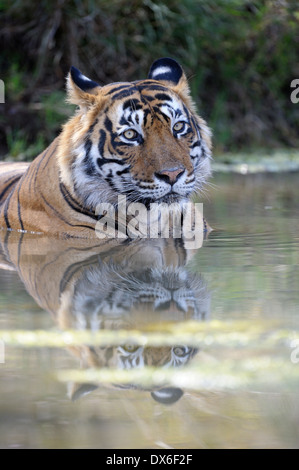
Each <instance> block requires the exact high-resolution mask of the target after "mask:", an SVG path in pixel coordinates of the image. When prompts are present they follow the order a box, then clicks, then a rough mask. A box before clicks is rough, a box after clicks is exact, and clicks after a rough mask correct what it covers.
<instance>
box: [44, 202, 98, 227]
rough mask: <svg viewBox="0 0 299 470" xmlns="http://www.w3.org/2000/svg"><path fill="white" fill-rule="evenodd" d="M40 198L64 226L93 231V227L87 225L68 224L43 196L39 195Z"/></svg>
mask: <svg viewBox="0 0 299 470" xmlns="http://www.w3.org/2000/svg"><path fill="white" fill-rule="evenodd" d="M41 198H42V199H43V201H44V203H45V204H46V205H47V206H48V207H50V209H51V210H52V211H53V212H54V213H55V215H56V216H57V217H58V219H60V220H62V221H63V222H64V223H65V224H67V225H69V226H70V227H84V228H88V229H90V230H94V227H90V226H89V225H82V224H71V223H70V222H68V221H67V220H66V219H65V217H63V216H62V215H61V214H60V213H59V212H58V211H57V210H56V209H55V207H53V206H52V205H51V204H50V203H49V202H48V201H47V200H46V199H45V197H44V196H43V194H42V193H41Z"/></svg>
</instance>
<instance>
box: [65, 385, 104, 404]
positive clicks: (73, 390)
mask: <svg viewBox="0 0 299 470" xmlns="http://www.w3.org/2000/svg"><path fill="white" fill-rule="evenodd" d="M97 388H99V387H98V386H97V385H94V384H76V383H75V384H69V392H68V395H69V397H70V399H71V400H72V401H76V400H79V399H80V398H81V397H83V396H84V395H88V394H89V393H91V392H93V391H94V390H96V389H97Z"/></svg>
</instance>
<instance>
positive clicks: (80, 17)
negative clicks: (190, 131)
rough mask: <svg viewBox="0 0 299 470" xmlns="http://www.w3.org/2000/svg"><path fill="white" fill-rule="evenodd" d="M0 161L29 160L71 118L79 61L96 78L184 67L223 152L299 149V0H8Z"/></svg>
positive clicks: (1, 33)
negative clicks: (294, 96) (160, 61)
mask: <svg viewBox="0 0 299 470" xmlns="http://www.w3.org/2000/svg"><path fill="white" fill-rule="evenodd" d="M0 15H1V18H0V19H1V23H0V24H1V30H0V41H1V58H0V67H1V75H0V78H2V79H3V80H4V82H5V86H6V103H5V105H0V109H1V110H4V112H1V116H0V137H1V145H0V155H1V156H2V157H0V158H2V159H3V158H4V157H5V156H6V155H10V157H13V158H16V159H31V158H33V157H34V156H35V155H37V154H38V153H39V151H41V150H42V149H43V148H44V147H45V146H46V145H47V144H48V143H49V142H50V141H51V140H52V139H53V138H54V137H55V136H56V135H57V134H58V132H59V130H60V126H61V123H63V122H64V121H65V120H66V119H67V117H68V116H69V115H70V114H71V113H72V112H73V109H72V108H71V107H70V106H69V105H66V104H65V102H64V98H65V92H64V86H65V76H66V74H67V72H68V70H69V68H70V66H71V65H75V66H77V67H78V68H80V69H81V71H82V72H83V73H84V74H85V75H88V76H89V77H91V78H92V79H94V80H96V81H98V82H99V83H100V84H106V83H109V82H111V81H124V80H136V79H140V78H145V76H146V75H147V72H148V70H149V67H150V65H151V63H152V62H153V60H155V59H157V58H159V57H163V56H171V57H173V58H175V59H177V60H178V61H179V62H180V63H181V64H182V66H183V67H184V69H185V71H186V73H187V76H188V77H189V80H190V85H191V89H192V95H193V97H194V99H195V100H196V102H197V104H198V110H199V112H200V114H201V115H203V117H204V118H205V119H207V120H208V123H209V124H210V126H211V127H212V128H213V133H214V146H215V149H216V153H217V152H218V153H220V152H225V151H232V150H240V149H241V150H242V149H246V150H248V149H256V148H264V149H265V148H274V147H296V146H297V145H298V140H299V139H298V124H299V104H298V105H297V106H296V105H295V104H293V103H291V101H290V93H291V89H290V83H291V81H292V80H293V79H294V78H299V60H298V59H299V48H298V44H299V4H298V6H297V2H296V1H291V0H289V1H288V0H273V1H271V0H260V1H240V0H217V1H216V0H180V1H177V0H143V1H142V0H131V1H128V0H109V1H104V0H98V1H95V0H69V1H66V0H56V1H46V0H39V1H37V0H18V1H11V0H10V1H3V0H2V1H0Z"/></svg>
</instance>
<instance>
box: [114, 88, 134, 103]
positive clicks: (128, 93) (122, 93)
mask: <svg viewBox="0 0 299 470" xmlns="http://www.w3.org/2000/svg"><path fill="white" fill-rule="evenodd" d="M135 94H136V89H135V87H134V88H133V89H131V90H123V91H120V92H119V93H116V95H114V96H113V97H112V98H113V99H114V100H121V99H123V98H128V97H129V96H132V95H135Z"/></svg>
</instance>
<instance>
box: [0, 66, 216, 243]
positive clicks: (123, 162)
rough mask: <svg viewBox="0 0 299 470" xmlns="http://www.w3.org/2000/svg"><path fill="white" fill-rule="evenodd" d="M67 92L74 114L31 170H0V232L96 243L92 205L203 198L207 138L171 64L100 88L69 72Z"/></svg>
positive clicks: (1, 166)
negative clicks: (123, 200)
mask: <svg viewBox="0 0 299 470" xmlns="http://www.w3.org/2000/svg"><path fill="white" fill-rule="evenodd" d="M66 88H67V101H68V102H69V103H72V104H74V105H76V106H77V110H76V112H75V113H74V115H73V116H72V117H71V118H70V119H69V120H68V121H67V122H66V123H65V124H64V125H63V126H62V130H61V132H60V134H59V135H58V137H56V138H55V139H54V141H53V142H52V143H51V144H50V145H49V147H48V148H47V149H46V150H44V151H43V152H42V153H41V154H40V155H39V156H37V157H36V158H35V159H34V160H33V161H32V162H31V163H18V162H15V163H11V162H2V163H0V227H2V228H3V229H6V230H15V231H20V232H34V233H43V234H47V235H49V236H54V237H62V238H71V237H75V238H85V239H89V238H96V233H95V226H96V223H97V221H98V219H99V217H100V216H101V215H100V214H98V212H97V207H98V206H99V204H102V203H109V204H112V205H113V206H114V207H117V204H118V201H119V199H118V197H119V196H120V195H122V196H125V197H126V201H127V203H131V202H134V203H136V202H138V203H142V204H144V205H145V206H146V207H149V205H150V204H151V203H157V204H161V203H166V204H169V203H172V202H177V203H180V204H182V203H183V202H184V201H189V200H190V198H191V197H192V195H193V194H195V193H196V192H198V191H201V190H203V188H204V187H205V184H206V182H207V179H208V177H209V176H210V175H211V146H212V144H211V131H210V129H209V127H208V125H207V123H206V122H205V120H204V119H203V118H201V117H200V116H199V115H198V114H197V112H196V108H195V104H194V102H193V100H192V98H191V96H190V89H189V85H188V81H187V78H186V75H185V72H184V71H183V69H182V67H181V66H180V64H178V62H176V61H175V60H174V59H171V58H168V57H166V58H161V59H158V60H156V61H155V62H154V63H153V64H152V66H151V67H150V71H149V74H148V77H147V78H146V79H142V80H137V81H133V82H116V83H111V84H108V85H104V86H100V85H99V84H98V83H97V82H95V81H93V80H92V79H90V78H88V77H86V76H85V75H83V74H82V72H81V71H80V70H78V69H77V68H76V67H73V66H72V67H71V69H70V72H69V73H68V76H67V80H66ZM205 230H208V226H205Z"/></svg>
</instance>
